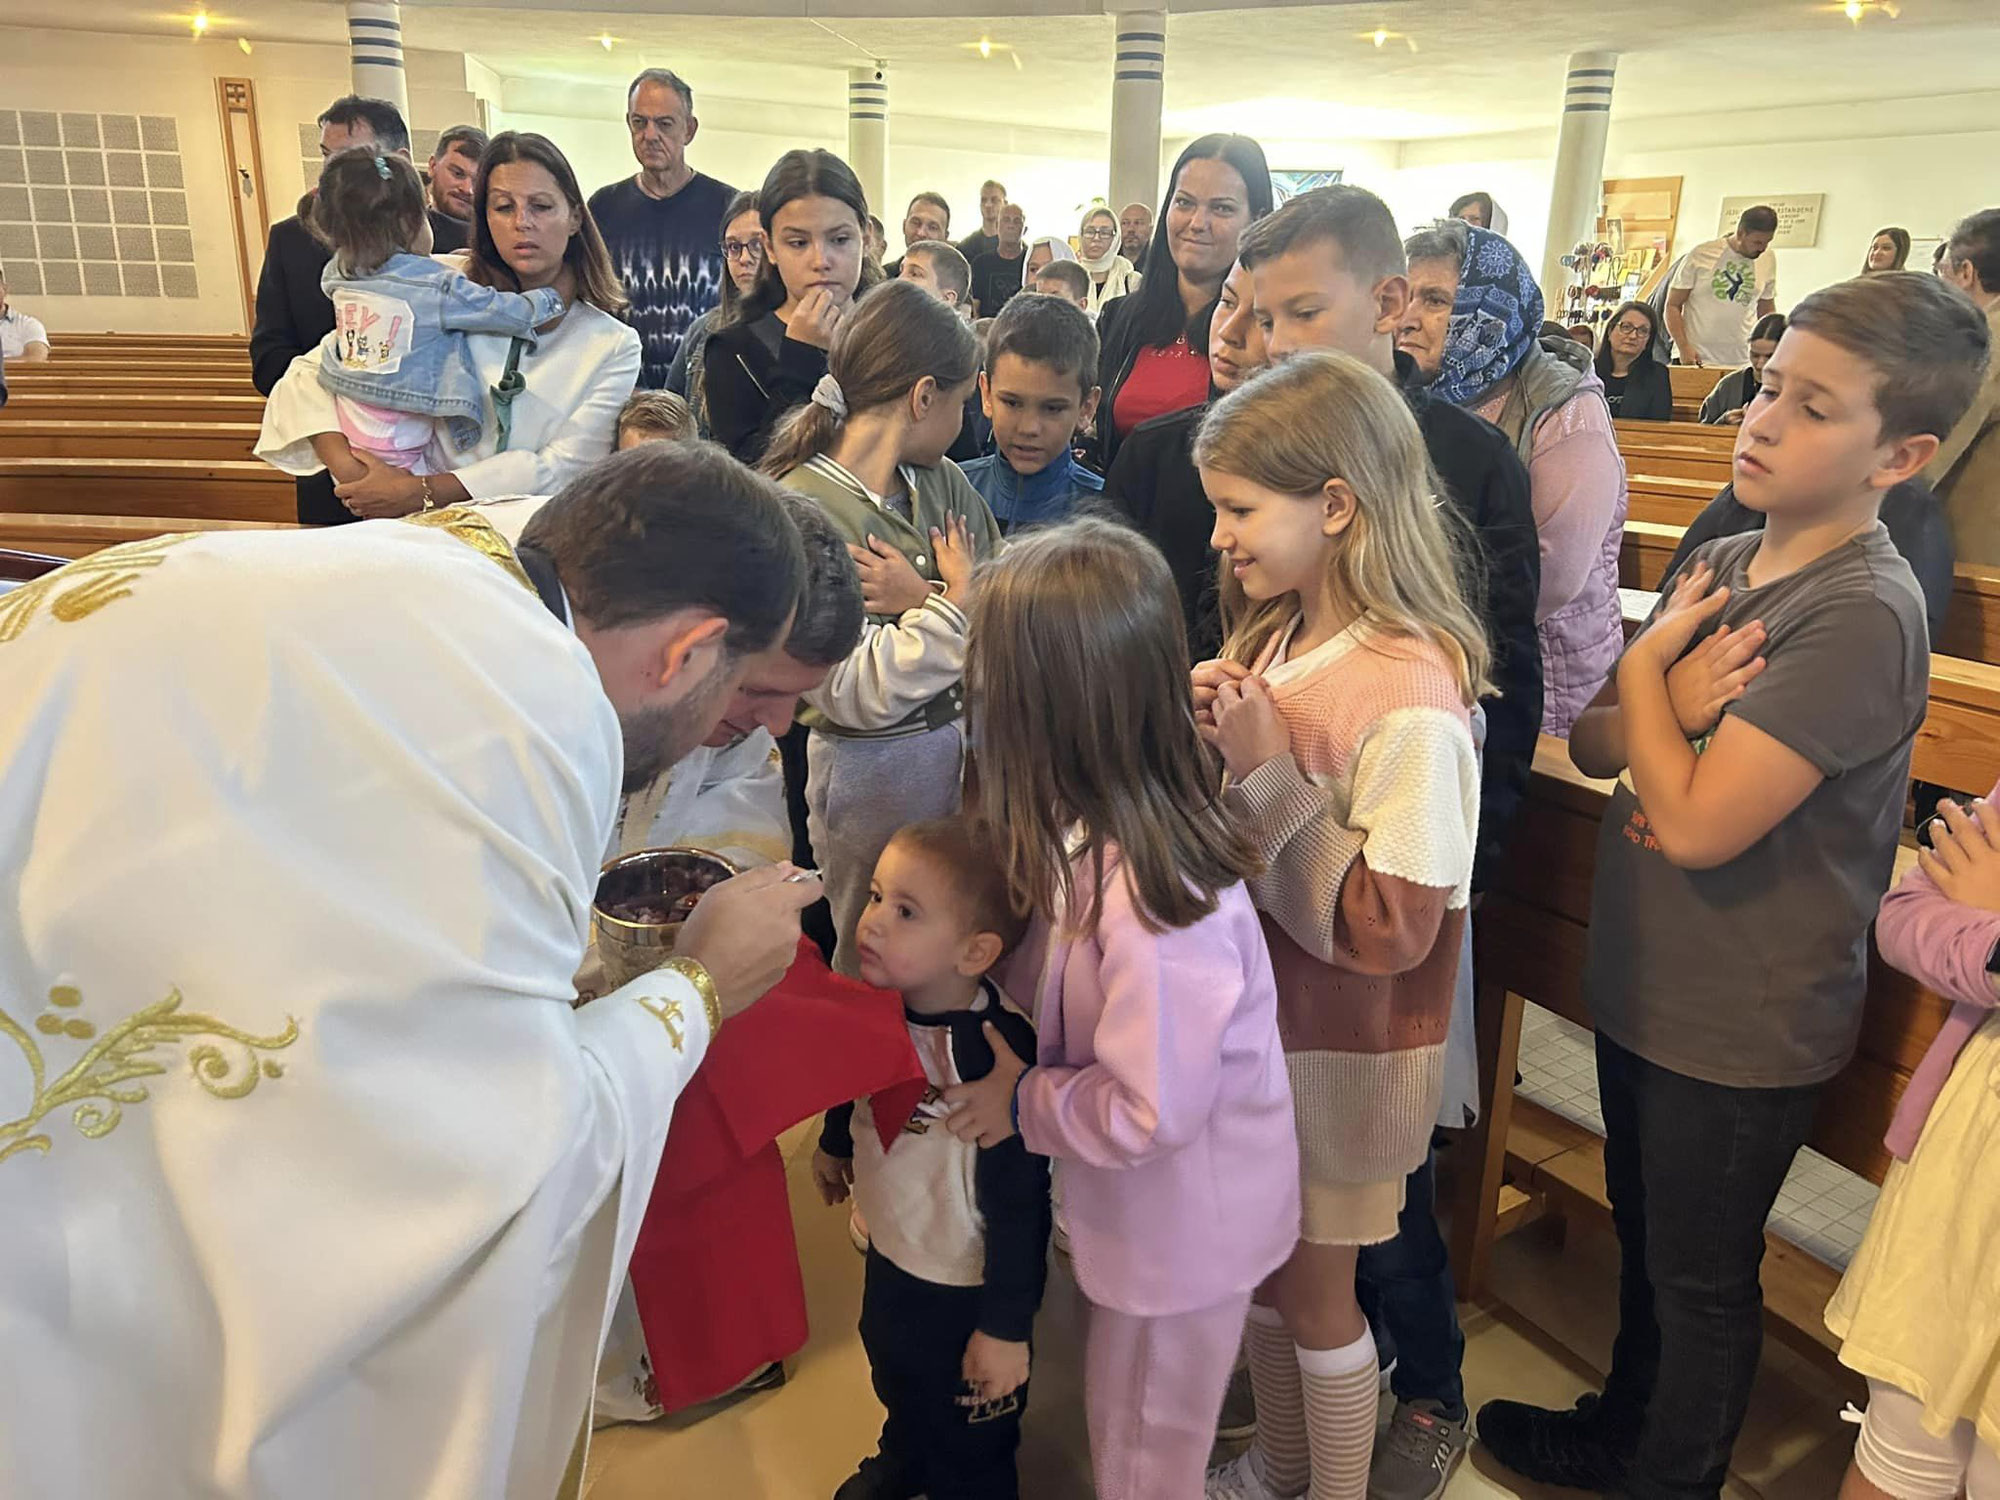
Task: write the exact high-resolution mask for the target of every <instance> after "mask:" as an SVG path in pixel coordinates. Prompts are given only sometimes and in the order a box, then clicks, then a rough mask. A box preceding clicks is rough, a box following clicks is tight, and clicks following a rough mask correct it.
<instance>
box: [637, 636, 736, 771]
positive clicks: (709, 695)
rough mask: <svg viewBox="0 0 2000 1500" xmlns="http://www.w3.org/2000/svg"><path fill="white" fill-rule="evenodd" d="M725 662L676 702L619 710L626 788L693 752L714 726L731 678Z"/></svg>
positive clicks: (666, 768) (729, 689)
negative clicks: (623, 741)
mask: <svg viewBox="0 0 2000 1500" xmlns="http://www.w3.org/2000/svg"><path fill="white" fill-rule="evenodd" d="M730 676H731V673H730V667H729V665H728V663H726V662H723V663H719V664H718V665H717V666H716V668H715V670H714V671H712V672H710V673H709V675H708V676H707V677H706V678H704V679H703V680H702V681H701V682H699V683H697V684H696V685H695V687H694V688H693V689H692V690H691V691H690V692H689V693H688V695H687V696H686V697H685V698H683V699H681V701H680V702H678V703H668V704H660V705H657V706H655V707H652V708H642V709H637V710H635V711H633V712H632V713H622V714H620V715H619V716H618V727H619V728H620V729H621V730H623V731H624V736H625V791H626V793H627V794H628V795H629V794H630V793H632V792H636V791H639V790H640V789H642V788H644V787H648V786H651V785H652V784H653V783H654V782H655V781H657V780H658V779H659V778H660V775H661V773H662V772H665V771H667V770H669V769H671V768H672V767H673V766H675V765H677V764H678V763H679V762H680V761H682V760H684V759H686V758H687V757H688V756H689V755H692V754H693V753H694V752H695V750H696V749H697V748H699V746H700V745H701V742H702V741H703V740H705V739H707V738H708V737H709V735H710V734H711V733H712V732H713V731H714V729H715V725H716V721H717V719H718V718H719V717H720V715H721V713H722V708H723V705H724V703H725V702H726V701H727V699H728V697H729V693H730V691H731V689H732V686H733V684H732V683H731V680H730Z"/></svg>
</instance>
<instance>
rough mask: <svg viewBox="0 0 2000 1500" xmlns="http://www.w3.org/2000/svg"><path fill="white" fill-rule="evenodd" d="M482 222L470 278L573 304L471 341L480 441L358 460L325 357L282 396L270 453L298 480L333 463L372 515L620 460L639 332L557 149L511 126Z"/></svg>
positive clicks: (483, 174) (551, 479) (279, 390)
mask: <svg viewBox="0 0 2000 1500" xmlns="http://www.w3.org/2000/svg"><path fill="white" fill-rule="evenodd" d="M473 224H474V231H473V242H472V245H471V247H470V249H468V250H467V251H466V252H465V274H466V276H467V277H469V278H470V279H471V280H472V281H474V282H476V283H478V284H479V285H481V286H486V287H492V288H496V289H498V290H502V291H508V292H530V293H532V292H536V291H539V290H542V289H544V288H547V289H550V290H553V291H554V292H555V293H557V294H558V295H559V296H560V297H561V301H562V311H561V312H560V313H558V314H557V315H556V317H555V318H554V320H553V321H551V322H548V323H544V324H542V325H541V326H540V327H539V328H536V329H533V330H530V331H529V332H527V333H526V334H523V335H508V334H501V333H486V332H468V333H466V334H464V335H463V337H464V340H465V345H466V348H467V351H468V352H469V354H470V356H471V363H472V369H473V371H474V374H475V376H476V378H477V384H478V387H479V389H481V390H483V391H486V392H488V393H489V394H488V397H487V401H486V409H485V411H484V412H483V414H482V418H483V420H482V421H481V424H480V428H479V432H478V437H477V441H476V442H475V443H474V444H473V445H472V446H471V447H469V448H466V449H463V450H459V449H456V448H454V447H453V446H452V445H451V444H450V443H449V442H447V441H443V440H434V441H433V442H432V443H430V444H429V446H428V451H427V454H426V462H423V463H419V464H417V465H416V466H415V467H416V468H417V469H423V468H429V469H430V471H431V472H429V473H419V472H413V471H412V470H411V469H406V468H402V467H398V466H395V465H393V464H391V463H388V462H386V461H384V460H383V459H382V458H380V457H377V456H376V455H374V454H371V453H367V452H361V453H354V452H351V451H350V449H351V445H350V444H349V443H348V441H347V439H346V438H345V437H344V436H343V435H342V431H341V422H340V418H339V413H338V410H337V408H336V405H335V400H334V396H333V393H332V392H331V391H330V390H329V389H328V388H327V386H326V384H325V383H324V382H323V380H322V376H321V360H322V357H323V353H324V351H323V350H320V349H315V350H310V351H308V352H307V353H305V354H302V355H300V356H299V357H298V358H297V359H295V360H294V361H292V367H291V369H290V370H288V371H287V372H286V373H285V376H284V378H283V379H282V380H280V381H279V382H278V385H277V387H276V389H274V390H273V391H272V392H271V396H270V399H269V400H268V401H267V402H266V404H265V408H264V430H263V433H262V434H261V436H260V437H259V438H258V443H257V456H258V457H260V458H262V459H264V460H265V461H266V462H268V463H271V464H273V465H275V466H276V467H278V468H280V469H283V470H284V471H285V472H286V473H290V474H310V473H315V472H317V471H318V470H319V469H320V468H322V467H327V468H332V469H333V471H334V473H335V476H336V479H337V480H338V481H339V482H338V483H337V484H336V485H335V489H334V493H335V494H336V495H338V496H339V497H340V500H341V502H342V503H343V504H344V505H346V506H347V508H348V509H349V510H351V511H353V512H354V513H355V514H356V515H357V516H361V517H363V518H364V519H367V518H373V517H381V516H406V515H411V514H414V513H416V512H418V511H424V510H431V509H435V508H437V507H440V506H445V505H453V504H460V503H465V502H471V503H473V504H482V503H484V502H487V501H490V500H498V499H504V498H507V497H510V496H517V495H548V494H553V493H554V492H555V491H556V490H559V489H561V488H562V486H563V485H564V484H565V483H566V482H567V481H568V480H570V479H571V478H573V477H574V476H575V475H577V474H578V473H580V472H581V471H582V470H583V469H584V468H586V467H587V466H588V465H589V464H591V463H592V462H593V461H595V460H597V459H599V458H603V457H604V456H605V455H607V454H609V453H610V452H611V451H612V444H613V441H614V435H615V432H616V428H617V421H618V411H619V408H620V407H622V406H623V405H624V404H625V399H626V398H627V397H628V396H630V395H631V394H632V389H633V387H634V386H635V385H636V384H637V383H638V379H639V366H640V349H639V336H638V334H636V333H634V332H633V331H632V329H631V328H630V327H629V326H628V325H627V324H625V323H623V322H621V321H620V319H619V316H618V315H619V314H620V313H621V312H623V310H624V308H625V293H624V289H623V287H622V286H621V285H620V283H619V280H618V276H617V273H616V272H615V271H614V270H613V269H612V265H611V258H610V256H609V255H608V254H607V253H606V251H605V248H604V241H603V238H602V237H601V236H600V235H599V234H598V232H597V226H596V224H595V223H593V222H592V220H591V217H590V210H589V208H588V207H586V206H585V204H584V199H583V195H582V192H581V190H580V189H579V188H578V186H577V181H576V174H575V173H574V172H573V171H571V169H570V165H569V162H568V160H567V159H566V158H565V157H564V156H563V154H562V152H561V151H560V150H558V149H557V148H556V146H555V145H554V143H553V142H551V141H549V140H548V139H547V138H545V137H543V136H539V135H533V134H528V133H524V132H518V131H511V130H510V131H503V132H502V133H501V134H499V135H497V136H495V137H494V138H493V141H492V143H491V144H490V145H489V146H488V147H487V148H486V154H485V155H484V156H483V157H482V158H481V159H480V163H479V175H478V178H477V180H476V182H475V184H474V187H473ZM404 248H405V249H410V248H413V247H410V246H405V247H404ZM336 336H337V335H336ZM315 439H319V440H321V441H320V442H318V443H316V442H315ZM329 454H330V457H329Z"/></svg>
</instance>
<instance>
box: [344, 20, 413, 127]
mask: <svg viewBox="0 0 2000 1500" xmlns="http://www.w3.org/2000/svg"><path fill="white" fill-rule="evenodd" d="M347 54H348V61H349V62H350V64H351V65H352V67H353V71H354V92H355V93H357V94H361V95H363V96H365V97H366V98H369V99H386V100H388V101H389V102H390V103H391V104H393V105H395V106H396V108H397V110H398V111H400V112H401V114H402V116H403V123H404V124H405V125H408V124H409V123H410V87H409V84H408V82H407V81H406V79H405V75H404V71H403V8H402V6H400V5H398V4H397V3H396V0H347Z"/></svg>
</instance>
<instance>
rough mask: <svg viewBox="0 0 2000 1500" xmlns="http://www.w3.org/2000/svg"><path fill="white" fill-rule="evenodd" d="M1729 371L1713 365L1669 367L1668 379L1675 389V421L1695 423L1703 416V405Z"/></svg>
mask: <svg viewBox="0 0 2000 1500" xmlns="http://www.w3.org/2000/svg"><path fill="white" fill-rule="evenodd" d="M1729 373H1730V372H1729V371H1728V370H1724V369H1720V368H1717V367H1715V366H1711V365H1703V366H1700V367H1698V368H1697V367H1696V366H1694V365H1668V366H1667V379H1668V381H1669V382H1670V383H1671V384H1672V385H1673V388H1674V420H1675V421H1677V422H1693V421H1695V420H1696V419H1697V418H1699V417H1700V416H1701V403H1702V402H1704V401H1706V400H1707V399H1708V393H1709V392H1710V391H1712V390H1714V389H1715V388H1716V386H1717V385H1718V384H1720V383H1721V381H1722V377H1723V376H1725V375H1727V374H1729Z"/></svg>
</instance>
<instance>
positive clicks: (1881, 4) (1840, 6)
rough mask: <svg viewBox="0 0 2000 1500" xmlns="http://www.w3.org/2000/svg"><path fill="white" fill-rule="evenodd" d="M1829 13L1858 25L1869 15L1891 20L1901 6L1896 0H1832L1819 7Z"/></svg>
mask: <svg viewBox="0 0 2000 1500" xmlns="http://www.w3.org/2000/svg"><path fill="white" fill-rule="evenodd" d="M1821 9H1822V10H1824V11H1825V12H1826V13H1827V14H1829V15H1841V16H1845V17H1847V19H1848V21H1849V22H1850V23H1851V24H1853V25H1855V26H1859V25H1860V24H1861V23H1862V22H1863V21H1865V20H1867V19H1868V18H1869V17H1870V16H1881V17H1883V18H1884V19H1886V20H1890V21H1893V20H1895V19H1896V18H1897V17H1898V16H1899V15H1901V14H1902V13H1903V12H1902V8H1901V7H1900V6H1899V5H1898V4H1897V3H1896V0H1833V3H1832V4H1829V5H1825V6H1822V7H1821Z"/></svg>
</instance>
